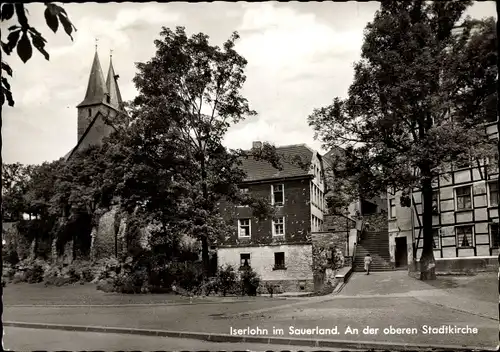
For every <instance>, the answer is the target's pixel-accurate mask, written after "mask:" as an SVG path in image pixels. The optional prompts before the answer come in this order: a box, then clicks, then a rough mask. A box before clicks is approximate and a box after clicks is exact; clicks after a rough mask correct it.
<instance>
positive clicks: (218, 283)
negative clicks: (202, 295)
mask: <svg viewBox="0 0 500 352" xmlns="http://www.w3.org/2000/svg"><path fill="white" fill-rule="evenodd" d="M237 283H238V275H237V274H236V271H235V270H234V268H233V267H232V266H231V265H226V266H225V267H222V266H221V267H219V270H218V271H217V276H216V277H215V287H216V291H219V292H222V295H223V296H226V294H227V293H233V292H235V291H236V290H235V289H236V285H237Z"/></svg>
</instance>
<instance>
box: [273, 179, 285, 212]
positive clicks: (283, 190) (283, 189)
mask: <svg viewBox="0 0 500 352" xmlns="http://www.w3.org/2000/svg"><path fill="white" fill-rule="evenodd" d="M275 186H281V193H282V194H283V203H282V204H276V202H275V201H274V187H275ZM271 204H272V205H275V206H277V207H282V206H284V205H285V184H284V183H280V184H277V185H271Z"/></svg>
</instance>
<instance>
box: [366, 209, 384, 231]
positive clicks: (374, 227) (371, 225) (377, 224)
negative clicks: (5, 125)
mask: <svg viewBox="0 0 500 352" xmlns="http://www.w3.org/2000/svg"><path fill="white" fill-rule="evenodd" d="M363 219H364V222H365V230H366V231H374V232H383V231H388V229H389V223H388V220H387V214H386V213H379V214H371V215H366V216H363Z"/></svg>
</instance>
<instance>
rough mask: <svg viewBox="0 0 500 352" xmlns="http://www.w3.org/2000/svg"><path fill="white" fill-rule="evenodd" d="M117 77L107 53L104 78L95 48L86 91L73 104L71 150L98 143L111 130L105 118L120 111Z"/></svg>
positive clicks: (121, 102) (121, 107) (121, 108)
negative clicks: (74, 131)
mask: <svg viewBox="0 0 500 352" xmlns="http://www.w3.org/2000/svg"><path fill="white" fill-rule="evenodd" d="M117 80H118V75H117V74H115V70H114V68H113V62H112V57H111V55H110V62H109V71H108V76H107V80H106V81H105V80H104V74H103V71H102V68H101V63H100V61H99V55H98V54H97V49H96V52H95V55H94V61H93V63H92V68H91V70H90V77H89V81H88V84H87V92H86V93H85V98H84V99H83V101H82V102H81V103H80V104H78V106H77V109H78V142H77V146H76V147H75V148H74V151H75V150H82V149H84V148H86V147H88V146H90V145H99V144H101V143H102V139H103V138H104V137H107V136H108V135H109V134H110V133H111V132H112V131H113V128H112V127H111V126H110V125H109V124H107V123H106V122H105V119H106V118H107V117H114V116H116V115H117V114H120V113H123V112H124V110H123V101H122V97H121V94H120V89H119V87H118V81H117ZM71 154H72V153H71Z"/></svg>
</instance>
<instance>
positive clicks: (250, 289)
mask: <svg viewBox="0 0 500 352" xmlns="http://www.w3.org/2000/svg"><path fill="white" fill-rule="evenodd" d="M259 286H260V278H259V277H258V275H257V273H256V272H255V271H253V269H252V268H249V269H246V270H243V272H242V273H241V294H242V295H243V296H244V295H248V296H256V295H257V290H258V289H259Z"/></svg>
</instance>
